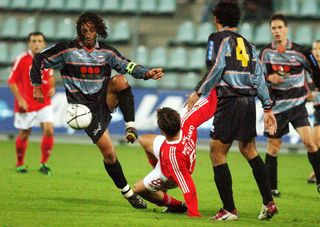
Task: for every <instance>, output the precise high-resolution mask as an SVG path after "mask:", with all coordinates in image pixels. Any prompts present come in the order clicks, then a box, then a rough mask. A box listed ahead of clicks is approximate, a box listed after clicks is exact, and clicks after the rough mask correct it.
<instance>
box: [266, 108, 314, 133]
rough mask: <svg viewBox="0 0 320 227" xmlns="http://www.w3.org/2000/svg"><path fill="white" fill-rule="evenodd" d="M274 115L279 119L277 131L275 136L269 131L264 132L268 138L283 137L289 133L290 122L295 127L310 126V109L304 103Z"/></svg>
mask: <svg viewBox="0 0 320 227" xmlns="http://www.w3.org/2000/svg"><path fill="white" fill-rule="evenodd" d="M274 116H275V117H276V119H277V125H278V127H277V132H276V133H275V134H274V135H273V136H271V135H269V133H268V132H264V135H265V136H267V137H268V138H281V137H282V136H284V135H286V134H288V133H289V123H291V125H292V126H293V127H294V128H299V127H303V126H310V122H309V119H308V111H307V109H306V106H305V104H304V103H303V104H301V105H299V106H296V107H294V108H292V109H290V110H287V111H284V112H282V113H278V114H275V115H274Z"/></svg>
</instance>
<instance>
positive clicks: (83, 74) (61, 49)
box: [30, 12, 163, 208]
mask: <svg viewBox="0 0 320 227" xmlns="http://www.w3.org/2000/svg"><path fill="white" fill-rule="evenodd" d="M76 27H77V34H78V37H77V38H76V39H74V40H72V41H68V42H59V43H57V44H55V45H53V46H51V47H49V48H47V49H45V50H44V51H42V52H40V53H39V54H37V55H35V57H34V59H33V63H32V68H31V70H30V77H31V81H32V85H33V86H34V91H33V96H34V99H35V100H36V101H38V102H40V103H41V102H43V93H42V90H41V86H40V85H41V84H42V79H41V70H42V69H45V68H55V69H58V70H60V74H61V77H62V81H63V84H64V87H65V92H66V95H67V100H68V103H74V104H76V103H78V104H83V105H86V106H87V107H89V109H90V110H91V112H92V121H91V123H90V125H89V126H88V127H87V128H86V129H85V132H86V133H87V134H88V136H89V137H90V138H91V139H92V141H93V143H95V144H96V145H97V146H98V148H99V150H100V151H101V153H102V155H103V159H104V160H103V161H104V166H105V169H106V172H107V173H108V174H109V176H110V177H111V178H112V180H113V182H114V183H115V185H116V186H117V187H118V188H119V189H120V190H121V193H122V194H123V196H124V197H125V198H126V199H128V201H129V202H130V204H131V205H132V206H133V207H134V208H146V204H145V203H144V201H143V200H142V199H141V198H140V197H139V196H137V195H135V194H134V193H133V191H132V190H131V188H130V186H129V185H128V183H127V180H126V178H125V176H124V173H123V171H122V167H121V165H120V162H119V161H118V159H117V155H116V151H115V149H114V146H113V144H112V140H111V138H110V135H109V131H108V129H107V127H108V125H109V123H110V120H111V115H110V113H111V112H112V111H113V110H114V109H115V108H116V107H117V106H119V107H120V109H121V111H122V113H123V115H124V119H125V121H129V122H128V124H127V128H132V125H130V124H131V123H133V121H134V107H133V95H132V92H131V88H130V86H129V85H128V82H127V80H126V79H125V76H124V75H117V76H115V77H113V78H111V70H112V69H114V70H116V71H117V72H119V73H121V74H125V73H128V74H130V75H132V76H133V77H135V78H137V79H145V80H147V79H156V80H158V79H161V77H162V76H163V71H162V69H161V68H155V69H148V68H145V67H143V66H140V65H138V64H136V63H135V62H133V61H131V60H129V59H127V58H125V57H124V56H122V55H121V54H120V53H119V52H118V51H117V50H116V49H115V48H113V47H111V46H109V45H107V44H105V43H104V42H102V41H98V40H97V37H98V36H100V37H102V38H106V37H107V36H108V33H107V27H106V25H105V23H104V21H103V19H102V18H101V17H100V16H98V15H97V14H95V13H91V12H85V13H83V14H82V15H80V16H79V18H78V19H77V25H76ZM131 136H132V137H134V136H135V135H134V133H131ZM128 139H130V138H128Z"/></svg>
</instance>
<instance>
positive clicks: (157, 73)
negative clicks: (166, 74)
mask: <svg viewBox="0 0 320 227" xmlns="http://www.w3.org/2000/svg"><path fill="white" fill-rule="evenodd" d="M146 76H147V77H148V79H153V80H160V79H161V78H162V77H163V69H162V68H154V69H151V70H150V71H149V72H148V73H147V75H146Z"/></svg>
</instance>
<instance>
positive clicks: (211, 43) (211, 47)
mask: <svg viewBox="0 0 320 227" xmlns="http://www.w3.org/2000/svg"><path fill="white" fill-rule="evenodd" d="M213 45H214V42H213V41H212V40H210V41H209V44H208V53H207V59H208V60H211V59H212V55H213Z"/></svg>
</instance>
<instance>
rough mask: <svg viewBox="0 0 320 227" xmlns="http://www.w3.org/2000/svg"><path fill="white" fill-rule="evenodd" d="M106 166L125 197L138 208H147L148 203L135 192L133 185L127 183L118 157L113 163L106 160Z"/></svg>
mask: <svg viewBox="0 0 320 227" xmlns="http://www.w3.org/2000/svg"><path fill="white" fill-rule="evenodd" d="M104 167H105V169H106V171H107V173H108V174H109V176H110V177H111V179H112V180H113V182H114V183H115V185H116V186H117V188H119V189H120V190H121V194H122V195H123V197H124V198H126V199H127V200H128V202H129V203H130V204H131V206H132V207H133V208H136V209H145V208H147V204H146V203H145V202H144V201H143V199H142V198H141V197H140V196H139V195H136V194H134V193H133V191H132V189H131V187H130V186H129V184H128V183H127V180H126V178H125V176H124V174H123V171H122V167H121V165H120V162H119V161H118V159H117V160H116V162H115V163H113V164H107V163H106V162H104Z"/></svg>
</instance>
